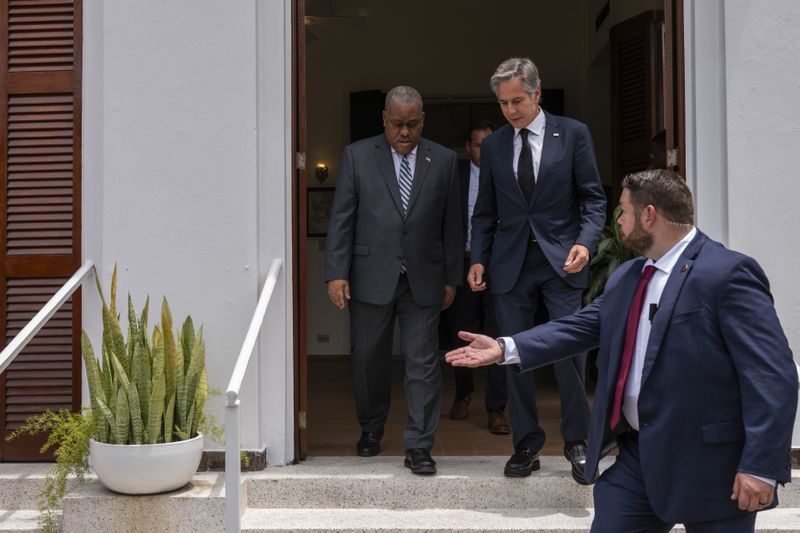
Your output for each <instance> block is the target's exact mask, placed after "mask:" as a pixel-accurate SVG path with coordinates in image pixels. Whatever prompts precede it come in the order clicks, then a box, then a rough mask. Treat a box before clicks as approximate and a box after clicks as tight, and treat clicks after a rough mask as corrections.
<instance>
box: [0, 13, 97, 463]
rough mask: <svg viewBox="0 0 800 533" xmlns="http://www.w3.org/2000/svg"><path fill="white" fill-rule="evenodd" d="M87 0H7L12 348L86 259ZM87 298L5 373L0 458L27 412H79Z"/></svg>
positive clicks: (2, 228) (4, 268) (3, 82)
mask: <svg viewBox="0 0 800 533" xmlns="http://www.w3.org/2000/svg"><path fill="white" fill-rule="evenodd" d="M81 19H82V17H81V0H49V1H46V2H43V1H41V0H0V28H1V29H0V31H2V35H1V36H0V41H2V51H1V53H0V61H2V64H1V65H0V76H2V79H0V87H2V91H3V94H2V97H0V120H2V124H0V126H1V127H0V146H2V150H0V168H2V171H1V172H2V177H1V178H0V179H1V180H2V186H0V205H2V217H0V248H1V249H2V261H0V316H2V319H1V320H0V338H2V339H4V340H5V342H4V344H7V343H8V342H9V341H10V340H11V339H12V338H13V337H14V335H16V334H17V333H18V332H19V330H20V329H22V327H23V326H24V325H25V324H26V323H27V322H28V321H29V320H30V319H31V318H32V317H33V315H34V314H36V312H37V311H38V310H39V309H40V308H41V307H42V306H43V305H44V303H45V302H46V301H47V300H48V299H49V298H50V297H51V296H52V295H53V294H54V293H55V292H56V291H57V290H58V289H59V288H60V287H61V285H62V284H63V283H64V282H65V281H66V280H67V279H69V277H70V276H71V275H72V274H73V273H74V272H75V270H77V268H78V267H79V265H80V261H81V231H80V228H81V210H80V198H81V180H80V176H81ZM80 316H81V313H80V292H76V293H75V294H74V295H73V297H72V298H71V299H70V300H69V301H68V302H67V303H66V304H65V305H64V306H63V307H62V308H61V310H60V311H59V312H58V313H57V314H56V315H55V316H54V317H53V318H52V319H50V321H49V322H48V324H47V325H46V326H45V327H44V328H43V329H42V330H41V331H40V332H39V334H38V335H37V336H36V337H35V338H34V340H33V341H31V343H30V344H29V345H28V347H27V348H26V349H25V350H23V352H22V353H21V354H20V355H19V356H17V358H16V360H15V361H14V362H13V363H12V364H11V366H10V367H8V369H7V370H6V372H4V373H3V374H2V376H0V459H2V460H4V461H19V460H25V461H31V460H39V459H43V457H41V456H40V455H39V452H38V450H39V443H40V442H41V440H42V438H41V437H39V438H37V439H24V438H21V439H18V440H15V441H12V442H10V443H9V442H6V440H5V436H6V435H7V434H8V433H9V432H10V431H13V430H14V429H15V428H16V427H18V426H19V425H20V423H21V422H23V421H24V420H25V418H27V417H28V416H29V415H31V414H36V413H41V412H43V411H44V410H46V409H54V410H55V409H78V408H80V394H81V386H80V379H81V365H80V361H81V358H80V328H81V323H80Z"/></svg>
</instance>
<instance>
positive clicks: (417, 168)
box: [398, 139, 433, 217]
mask: <svg viewBox="0 0 800 533" xmlns="http://www.w3.org/2000/svg"><path fill="white" fill-rule="evenodd" d="M430 153H431V146H430V144H428V141H426V140H425V139H420V141H419V144H418V145H417V161H416V163H415V165H414V181H413V182H412V183H411V196H410V197H409V199H408V210H407V211H406V217H408V215H409V213H411V210H412V209H413V208H414V203H415V202H416V200H417V196H419V191H420V189H422V184H423V183H424V182H425V177H426V176H427V175H428V169H429V168H430V166H431V163H432V162H433V161H432V160H431V156H430ZM398 191H399V188H398ZM398 194H399V192H398Z"/></svg>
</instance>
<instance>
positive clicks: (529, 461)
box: [503, 448, 540, 477]
mask: <svg viewBox="0 0 800 533" xmlns="http://www.w3.org/2000/svg"><path fill="white" fill-rule="evenodd" d="M539 467H540V463H539V454H538V453H533V452H532V451H530V450H528V449H527V448H523V449H522V450H519V451H518V452H516V453H514V455H512V456H511V458H510V459H509V460H508V462H507V463H506V468H505V470H503V473H504V474H505V475H506V476H508V477H528V476H530V475H531V472H533V471H534V470H539Z"/></svg>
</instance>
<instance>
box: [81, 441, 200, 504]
mask: <svg viewBox="0 0 800 533" xmlns="http://www.w3.org/2000/svg"><path fill="white" fill-rule="evenodd" d="M202 455H203V435H202V434H200V435H197V436H196V437H195V438H193V439H189V440H181V441H177V442H168V443H164V444H106V443H103V442H97V441H96V440H94V439H91V441H90V443H89V464H90V466H91V467H92V470H94V472H95V473H96V474H97V477H98V479H100V481H101V482H102V483H103V485H105V486H106V487H108V488H109V489H111V490H113V491H115V492H121V493H123V494H156V493H159V492H167V491H170V490H175V489H178V488H181V487H183V486H184V485H186V484H187V483H188V482H189V480H191V479H192V476H193V475H194V473H195V472H197V467H198V466H199V465H200V459H201V458H202Z"/></svg>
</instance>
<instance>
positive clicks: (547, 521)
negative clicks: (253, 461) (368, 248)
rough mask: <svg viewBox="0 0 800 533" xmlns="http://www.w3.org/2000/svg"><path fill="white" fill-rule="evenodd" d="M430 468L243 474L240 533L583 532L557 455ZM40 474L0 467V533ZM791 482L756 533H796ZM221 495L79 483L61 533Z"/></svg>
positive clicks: (33, 517)
mask: <svg viewBox="0 0 800 533" xmlns="http://www.w3.org/2000/svg"><path fill="white" fill-rule="evenodd" d="M436 459H437V462H438V467H439V473H438V475H436V476H432V477H421V476H415V475H413V474H411V472H410V471H409V470H408V469H406V468H404V467H403V459H402V457H385V456H380V457H373V458H367V459H363V458H358V457H327V458H313V459H309V460H307V461H304V462H302V463H301V464H299V465H292V466H285V467H269V468H267V469H266V470H265V471H263V472H257V473H248V474H245V475H244V476H243V487H242V491H241V498H242V499H241V501H240V507H241V508H242V509H243V510H245V512H244V515H243V517H242V522H243V531H249V532H262V531H263V532H267V531H281V532H286V531H297V532H302V533H309V532H318V531H319V532H321V531H331V530H335V531H345V532H355V531H363V532H380V533H388V532H395V531H408V532H415V533H419V532H421V531H423V530H427V531H435V532H442V533H447V532H450V531H465V532H472V531H520V530H525V531H541V532H547V531H552V532H558V533H567V532H570V531H575V532H586V531H588V528H589V525H590V523H591V518H592V498H591V490H592V489H591V487H583V486H580V485H577V484H576V483H575V482H574V481H573V480H572V478H571V476H570V474H569V465H568V463H567V462H566V461H565V460H564V459H563V458H560V457H543V458H542V459H541V462H542V468H541V470H539V471H538V472H535V473H534V474H533V475H531V476H530V477H528V478H523V479H511V478H506V477H505V476H504V475H503V473H502V470H503V465H504V463H505V460H506V458H505V457H437V458H436ZM610 462H611V460H609V461H607V462H605V463H604V465H608V464H610ZM47 468H48V467H47V465H30V464H27V465H22V464H20V465H0V502H2V507H1V508H0V533H2V532H5V531H38V524H37V513H36V512H35V511H31V510H30V509H35V507H36V503H35V501H36V493H37V492H38V491H39V488H40V487H41V482H42V479H43V477H44V474H45V472H46V470H47ZM793 477H794V479H795V481H796V482H795V483H792V484H789V485H787V486H786V487H785V488H782V489H781V492H780V499H781V507H780V508H779V509H776V510H774V511H769V512H767V513H762V514H761V515H760V516H759V521H758V531H759V533H769V532H781V533H783V532H788V531H793V532H795V533H798V532H800V471H795V472H794V475H793ZM224 497H225V489H224V474H223V473H204V474H198V475H196V476H195V477H194V478H193V480H192V483H191V484H190V485H188V486H187V487H185V488H183V489H180V490H177V491H173V492H170V493H167V494H161V495H154V496H125V495H120V494H116V493H113V492H110V491H108V490H107V489H105V488H104V487H103V486H102V485H101V484H100V483H99V482H98V481H97V480H96V478H94V476H92V475H90V476H89V477H88V480H87V482H86V483H85V484H83V485H80V486H78V487H77V488H76V489H74V490H72V491H71V492H70V493H69V494H68V495H67V496H66V497H65V498H64V502H63V509H64V512H63V516H62V519H61V521H62V531H63V532H65V533H73V532H75V533H91V532H98V533H107V532H109V531H126V532H131V533H136V532H142V533H154V532H161V531H164V532H169V533H183V532H186V533H189V532H191V533H195V532H204V533H205V532H215V531H222V530H223V525H224V505H225V502H224ZM2 509H6V510H5V511H3V510H2ZM676 531H680V530H676Z"/></svg>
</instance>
